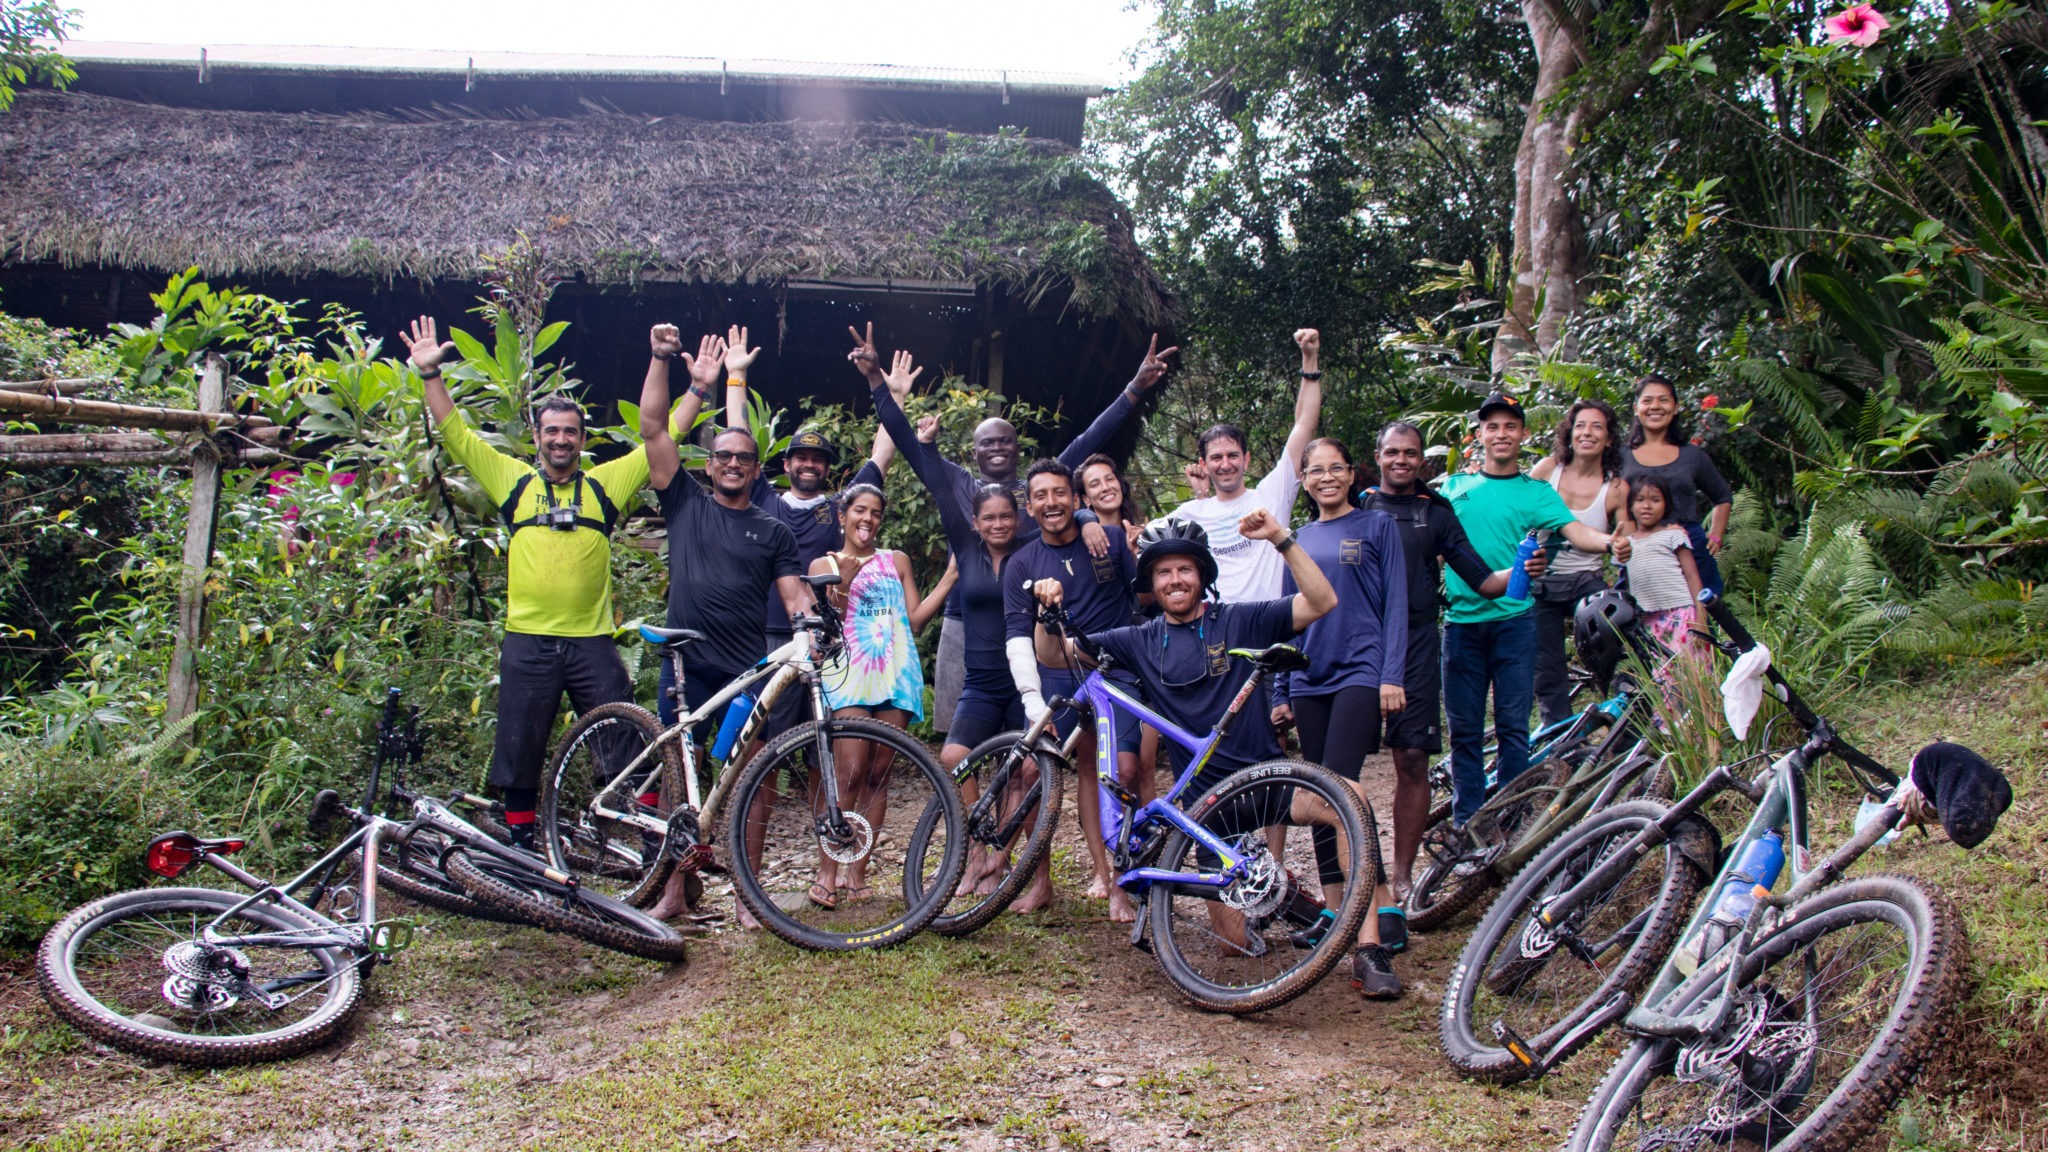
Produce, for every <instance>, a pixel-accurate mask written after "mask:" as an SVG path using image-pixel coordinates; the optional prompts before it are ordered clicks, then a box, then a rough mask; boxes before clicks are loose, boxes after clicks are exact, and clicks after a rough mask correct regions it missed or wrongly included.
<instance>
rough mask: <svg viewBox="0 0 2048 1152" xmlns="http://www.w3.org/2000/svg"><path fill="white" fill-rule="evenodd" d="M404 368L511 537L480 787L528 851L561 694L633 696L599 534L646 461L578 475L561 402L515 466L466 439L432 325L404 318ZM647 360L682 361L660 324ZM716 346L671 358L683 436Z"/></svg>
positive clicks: (632, 494)
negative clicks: (536, 448)
mask: <svg viewBox="0 0 2048 1152" xmlns="http://www.w3.org/2000/svg"><path fill="white" fill-rule="evenodd" d="M406 343H407V346H408V348H409V349H410V351H411V359H412V366H413V368H414V369H415V370H417V371H418V372H419V374H420V378H421V379H422V380H424V381H425V383H426V399H427V411H428V412H430V413H432V414H433V417H434V424H435V426H436V427H437V428H438V429H439V430H440V435H441V444H442V446H443V447H444V448H446V449H447V450H448V454H449V455H450V456H453V457H454V458H455V460H456V462H457V463H459V464H461V465H462V466H463V467H464V468H467V469H468V470H469V474H470V475H471V476H473V477H475V478H476V482H477V484H478V485H479V486H480V487H482V488H483V490H484V494H485V495H486V496H489V497H490V499H491V502H492V503H493V504H496V505H497V506H498V512H499V517H500V518H501V519H502V520H503V522H504V524H505V527H506V530H507V531H508V532H509V533H510V534H511V541H510V545H509V547H508V549H507V563H506V577H505V601H506V612H505V643H504V646H503V647H502V648H501V649H500V650H499V652H498V731H497V741H496V745H495V747H494V749H493V751H492V755H491V775H490V782H491V784H492V785H493V786H495V787H497V788H499V789H500V790H501V791H502V793H503V795H504V798H505V822H506V823H507V824H509V825H510V826H511V828H512V837H513V842H514V843H516V844H518V845H520V846H521V847H527V848H531V847H533V837H534V802H535V799H536V797H537V796H538V794H539V790H540V771H541V760H542V758H543V757H544V756H545V755H546V754H547V739H548V732H549V731H550V730H551V729H552V728H553V727H554V722H555V713H556V710H557V709H558V708H560V707H561V701H562V693H563V692H564V691H567V692H568V694H569V705H570V707H572V708H574V709H576V710H577V711H578V712H584V711H588V710H589V709H591V708H594V707H596V706H598V705H599V704H606V703H611V702H613V701H619V700H631V699H632V698H633V683H632V680H631V679H630V678H629V677H628V676H627V675H626V665H625V663H624V661H622V660H620V659H619V651H618V648H617V646H615V645H614V644H613V643H612V639H611V634H612V629H613V627H614V621H613V619H612V589H611V533H612V529H613V528H615V527H617V526H618V522H619V520H620V519H621V514H622V512H625V511H630V510H631V509H632V507H633V506H634V501H635V500H636V498H637V497H638V495H639V493H640V490H641V489H642V488H644V487H646V486H647V479H648V473H647V452H646V450H645V449H643V448H635V449H634V450H633V451H631V452H628V453H626V454H625V455H624V456H621V457H619V458H617V459H615V460H608V461H606V462H605V463H603V464H599V465H596V466H595V467H592V468H589V469H585V468H584V467H583V440H584V426H583V410H582V409H581V408H579V407H577V405H576V404H575V402H573V401H571V400H568V399H566V398H564V397H561V396H551V397H549V398H547V399H546V400H543V401H541V403H540V405H539V406H538V409H537V411H536V412H535V414H534V422H535V426H536V438H537V439H538V440H539V443H540V467H539V468H538V469H536V468H535V467H534V466H533V465H531V464H528V463H527V462H525V461H524V460H517V459H514V458H513V457H511V456H508V455H506V454H505V453H503V452H500V451H498V450H497V449H495V448H493V447H491V446H490V445H489V444H486V443H484V441H483V440H482V439H481V438H479V437H478V436H477V433H476V430H475V429H474V428H471V427H470V424H469V420H468V419H467V418H466V417H464V416H463V415H462V414H461V412H459V411H458V410H457V408H456V406H455V401H454V399H453V398H451V397H450V396H449V395H448V386H447V384H446V383H445V382H444V381H443V380H442V379H441V364H442V362H443V361H445V360H447V359H448V358H449V357H451V356H452V355H453V354H454V351H455V345H453V344H443V343H441V341H440V338H439V335H438V334H437V333H436V331H435V327H434V320H433V318H432V317H430V316H422V317H420V318H419V319H418V320H415V321H414V322H413V325H412V330H411V332H410V333H409V334H407V336H406ZM650 344H651V345H652V347H653V350H654V352H655V354H656V355H658V356H663V357H666V356H668V355H674V354H677V353H680V352H681V351H682V341H681V340H680V338H679V337H678V336H677V333H676V330H675V328H674V327H673V326H670V325H666V324H664V325H661V326H660V327H658V328H656V329H655V330H654V332H653V333H652V334H651V336H650ZM724 354H725V349H724V345H723V342H722V341H720V340H719V339H718V338H717V337H713V336H707V337H705V338H704V341H703V343H702V344H701V345H700V346H699V349H698V355H697V356H696V357H695V358H694V359H692V358H691V357H690V356H688V355H683V356H682V357H681V359H682V360H683V362H684V363H685V364H686V365H688V366H689V369H690V378H691V384H690V391H689V394H688V395H687V396H685V397H684V399H683V403H682V404H681V405H680V406H679V407H678V409H677V412H676V419H678V420H680V421H682V426H683V427H685V428H687V427H689V426H690V424H691V423H693V422H695V420H696V417H697V409H698V408H699V407H700V406H701V405H702V404H703V402H704V400H705V398H706V397H708V396H710V394H711V388H712V387H714V386H715V385H716V384H717V382H718V376H719V368H720V363H719V362H720V359H721V357H723V356H724Z"/></svg>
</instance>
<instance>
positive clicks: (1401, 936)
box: [1379, 907, 1408, 952]
mask: <svg viewBox="0 0 2048 1152" xmlns="http://www.w3.org/2000/svg"><path fill="white" fill-rule="evenodd" d="M1379 918H1380V944H1381V945H1382V946H1383V947H1385V948H1386V950H1387V951H1389V952H1406V951H1407V950H1408V914H1407V913H1406V912H1403V911H1402V910H1401V909H1399V908H1393V907H1382V908H1381V909H1380V910H1379Z"/></svg>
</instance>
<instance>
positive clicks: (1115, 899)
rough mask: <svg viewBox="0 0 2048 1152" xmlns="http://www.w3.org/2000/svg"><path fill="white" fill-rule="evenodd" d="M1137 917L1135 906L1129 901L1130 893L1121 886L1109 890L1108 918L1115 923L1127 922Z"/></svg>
mask: <svg viewBox="0 0 2048 1152" xmlns="http://www.w3.org/2000/svg"><path fill="white" fill-rule="evenodd" d="M1137 918H1138V909H1137V906H1136V905H1134V904H1132V903H1131V894H1130V893H1128V892H1126V891H1124V890H1123V889H1121V888H1112V889H1110V890H1109V919H1110V921H1111V922H1112V923H1116V924H1129V923H1131V922H1132V921H1134V920H1136V919H1137Z"/></svg>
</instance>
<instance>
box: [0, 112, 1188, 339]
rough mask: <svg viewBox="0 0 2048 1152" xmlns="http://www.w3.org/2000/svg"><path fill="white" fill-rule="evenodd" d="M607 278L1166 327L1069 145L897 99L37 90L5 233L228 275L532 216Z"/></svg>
mask: <svg viewBox="0 0 2048 1152" xmlns="http://www.w3.org/2000/svg"><path fill="white" fill-rule="evenodd" d="M522 231H523V232H525V233H527V234H529V235H531V236H533V237H535V238H536V239H539V240H541V241H543V242H544V243H545V245H546V246H547V248H548V250H549V251H550V253H551V254H553V255H554V256H555V257H556V259H557V260H558V261H560V262H561V263H562V264H563V265H564V266H565V267H566V268H567V269H569V270H572V271H577V272H581V273H582V274H583V275H584V277H585V278H586V279H588V280H591V281H594V282H598V283H628V282H637V281H641V280H650V279H652V280H701V281H706V282H713V283H773V282H775V281H779V280H783V279H832V278H847V277H872V278H894V279H908V280H927V281H931V280H936V281H971V282H974V283H976V284H980V285H984V286H1002V287H1004V288H1007V289H1008V290H1010V291H1012V292H1014V293H1017V294H1020V295H1023V296H1026V297H1029V298H1034V299H1036V298H1040V297H1049V298H1051V299H1055V300H1059V299H1063V298H1065V296H1066V293H1067V290H1068V288H1069V287H1071V290H1072V297H1071V305H1070V306H1072V307H1074V308H1076V309H1078V310H1080V311H1082V312H1084V313H1088V314H1095V315H1105V316H1107V315H1117V316H1122V317H1124V318H1126V319H1128V320H1130V321H1133V322H1135V323H1136V324H1139V325H1143V326H1148V327H1149V326H1155V325H1158V324H1160V323H1162V322H1163V321H1164V320H1165V319H1166V312H1167V307H1168V306H1167V303H1166V300H1165V297H1164V295H1163V293H1162V291H1161V289H1160V286H1159V282H1158V280H1157V279H1156V278H1155V277H1154V275H1153V274H1152V271H1151V269H1150V268H1149V266H1148V265H1147V264H1146V263H1145V261H1144V259H1143V257H1142V256H1141V255H1140V254H1139V252H1138V249H1137V245H1136V243H1135V241H1134V240H1133V238H1132V235H1131V225H1130V220H1129V216H1128V214H1127V213H1126V212H1125V211H1124V210H1123V208H1122V207H1121V206H1120V205H1119V204H1118V203H1117V202H1116V200H1115V198H1114V196H1112V195H1111V194H1110V193H1109V191H1108V190H1107V189H1106V188H1104V187H1103V186H1102V185H1101V184H1100V183H1099V182H1098V181H1096V180H1094V179H1093V178H1092V177H1090V176H1088V175H1087V174H1086V172H1085V171H1084V170H1083V168H1082V166H1081V165H1080V163H1079V161H1078V158H1077V157H1076V156H1075V154H1074V153H1073V151H1072V150H1071V149H1068V148H1065V147H1064V146H1061V145H1056V144H1050V143H1045V142H1038V141H1030V140H1025V139H1021V138H1018V137H1014V136H1000V137H992V136H971V135H960V134H949V133H944V132H938V131H933V130H922V129H917V128H911V127H906V126H901V125H890V124H844V123H823V122H804V121H787V122H779V123H736V122H725V121H705V120H692V119H686V118H683V117H677V116H669V117H642V116H633V115H622V114H616V113H605V112H599V111H593V112H592V113H591V114H589V115H585V116H577V117H564V118H526V119H514V118H504V119H482V118H476V117H473V116H464V115H461V114H459V113H456V112H453V111H448V110H439V111H435V112H429V113H420V114H407V115H405V116H392V115H381V114H377V115H373V114H364V115H353V116H335V115H317V114H310V113H278V112H240V111H219V110H205V109H188V108H169V107H161V106H157V105H149V104H140V103H135V102H131V101H126V100H119V99H114V98H111V97H105V96H95V95H88V94H83V93H53V92H25V93H22V94H21V96H20V98H19V99H18V100H17V102H16V104H15V107H14V109H13V110H12V111H11V112H8V113H5V114H0V258H4V259H6V260H13V261H24V262H29V261H49V260H55V261H60V262H63V263H66V264H72V265H87V264H101V265H112V266H119V267H127V268H146V269H153V270H156V271H174V270H178V269H182V268H185V267H187V266H191V265H197V266H199V267H200V268H202V269H204V270H205V271H206V272H207V274H209V275H211V276H214V277H216V278H231V277H234V276H237V275H247V276H268V275H282V276H310V275H318V274H330V275H339V276H348V277H370V278H379V279H386V278H418V279H428V278H435V277H443V276H447V277H456V278H464V279H473V278H475V277H476V276H477V274H478V273H479V271H480V269H481V263H482V257H483V256H484V255H485V254H487V253H490V252H494V251H497V250H500V249H502V248H504V247H505V246H506V245H507V244H509V243H510V242H512V241H513V240H514V239H515V237H516V236H517V235H518V234H519V233H520V232H522Z"/></svg>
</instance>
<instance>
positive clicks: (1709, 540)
mask: <svg viewBox="0 0 2048 1152" xmlns="http://www.w3.org/2000/svg"><path fill="white" fill-rule="evenodd" d="M1635 417H1636V419H1635V424H1634V425H1633V426H1631V427H1630V428H1629V430H1628V451H1627V452H1625V453H1623V454H1622V461H1621V478H1622V479H1623V480H1626V481H1628V483H1629V486H1630V487H1631V488H1633V487H1634V486H1635V483H1636V481H1638V480H1640V479H1642V478H1643V477H1645V476H1653V477H1655V478H1657V479H1658V480H1661V481H1663V483H1664V488H1665V490H1666V491H1668V492H1670V493H1671V508H1670V515H1671V518H1672V519H1673V520H1675V521H1677V522H1678V524H1679V526H1680V527H1682V528H1684V529H1685V534H1686V536H1687V537H1688V538H1689V539H1690V540H1691V541H1692V556H1693V561H1694V562H1695V563H1697V564H1698V565H1699V569H1700V584H1701V585H1702V586H1703V587H1705V588H1707V589H1708V590H1710V591H1712V592H1713V593H1714V594H1715V595H1719V594H1720V592H1721V567H1720V565H1718V564H1716V563H1714V557H1716V556H1719V555H1720V554H1721V541H1722V539H1723V538H1724V537H1725V536H1727V535H1728V511H1729V509H1730V508H1731V507H1733V506H1734V502H1735V490H1734V489H1732V488H1730V487H1729V486H1728V481H1726V480H1724V479H1722V478H1721V470H1720V469H1718V468H1716V467H1714V461H1713V460H1712V459H1711V458H1709V457H1708V456H1707V454H1706V453H1705V452H1702V451H1700V449H1699V447H1698V446H1697V445H1695V444H1691V443H1689V442H1688V441H1687V439H1686V435H1685V430H1684V426H1683V425H1682V424H1680V423H1679V420H1678V389H1676V388H1674V387H1672V384H1671V381H1669V380H1666V379H1665V378H1663V377H1662V376H1655V375H1652V376H1645V377H1643V378H1642V379H1640V380H1638V381H1636V408H1635ZM1701 496H1705V497H1706V499H1707V508H1708V509H1709V511H1708V512H1707V514H1706V515H1705V516H1701V515H1700V497H1701ZM1703 520H1704V521H1706V522H1705V523H1702V521H1703Z"/></svg>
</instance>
